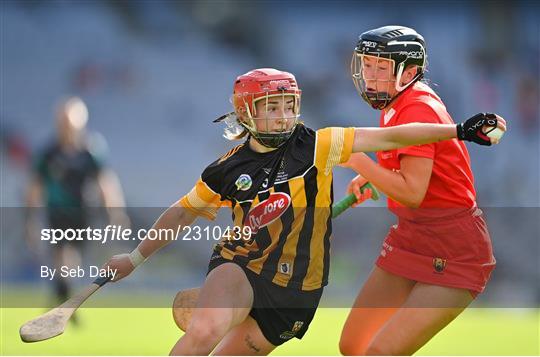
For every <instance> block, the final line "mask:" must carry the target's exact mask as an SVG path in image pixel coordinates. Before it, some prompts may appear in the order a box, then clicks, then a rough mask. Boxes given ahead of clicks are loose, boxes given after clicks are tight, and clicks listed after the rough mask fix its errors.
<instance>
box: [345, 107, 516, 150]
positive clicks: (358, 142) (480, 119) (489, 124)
mask: <svg viewBox="0 0 540 357" xmlns="http://www.w3.org/2000/svg"><path fill="white" fill-rule="evenodd" d="M492 129H498V130H501V131H503V132H504V131H506V122H505V120H504V119H503V118H501V117H500V116H498V115H496V114H477V115H475V116H473V117H472V118H469V119H468V120H467V121H465V122H464V123H460V124H458V125H457V126H456V125H454V124H427V123H410V124H404V125H398V126H394V127H389V128H357V129H355V136H354V144H353V152H361V151H363V152H369V151H386V150H393V149H399V148H401V147H405V146H411V145H422V144H430V143H434V142H438V141H443V140H449V139H455V138H458V139H460V140H467V141H473V142H476V143H477V144H480V145H491V144H497V143H498V142H499V139H498V138H496V137H493V138H492V137H489V136H487V135H486V133H487V132H489V131H490V130H492Z"/></svg>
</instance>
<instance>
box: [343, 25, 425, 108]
mask: <svg viewBox="0 0 540 357" xmlns="http://www.w3.org/2000/svg"><path fill="white" fill-rule="evenodd" d="M365 56H370V57H371V58H373V59H374V60H375V61H376V62H375V68H377V65H378V64H379V61H380V60H381V59H386V60H389V61H390V63H391V65H392V73H391V75H390V74H389V76H388V78H387V79H382V78H365V73H366V71H364V68H363V66H364V59H365ZM409 65H416V66H417V68H418V72H417V74H416V76H415V77H414V78H413V79H412V80H411V81H410V82H409V83H407V84H405V85H403V86H402V85H401V77H402V75H403V71H404V70H405V69H406V68H407V67H408V66H409ZM425 67H426V51H425V43H424V39H423V38H422V36H420V35H419V34H418V33H416V31H414V30H413V29H409V28H407V27H401V26H385V27H382V28H378V29H375V30H371V31H368V32H364V33H363V34H362V35H360V38H359V41H358V43H357V45H356V47H355V49H354V52H353V57H352V61H351V75H352V79H353V82H354V85H355V87H356V90H357V91H358V93H359V94H360V96H361V97H362V98H363V99H364V100H365V101H366V102H367V103H368V104H369V105H371V107H372V108H374V109H379V110H381V109H384V108H386V107H387V106H388V105H389V104H390V103H391V102H392V101H393V100H394V99H395V98H396V97H397V96H399V94H400V93H401V92H402V91H403V90H405V89H406V88H407V87H409V86H410V85H412V84H413V83H414V82H416V81H417V80H419V79H421V78H422V77H423V75H424V71H425ZM366 81H376V83H377V86H376V90H375V91H370V90H368V86H367V84H366ZM381 87H382V88H383V89H382V90H381V89H380V88H381ZM392 88H395V91H396V92H397V94H394V95H393V96H392V95H390V90H391V89H392Z"/></svg>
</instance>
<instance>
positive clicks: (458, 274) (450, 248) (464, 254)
mask: <svg viewBox="0 0 540 357" xmlns="http://www.w3.org/2000/svg"><path fill="white" fill-rule="evenodd" d="M376 264H377V266H378V267H379V268H381V269H383V270H385V271H387V272H389V273H392V274H395V275H399V276H402V277H405V278H407V279H411V280H415V281H419V282H422V283H427V284H434V285H441V286H448V287H452V288H462V289H468V290H470V291H471V292H472V294H473V296H474V297H476V295H478V294H479V293H481V292H482V291H483V290H484V288H485V287H486V284H487V282H488V280H489V276H490V275H491V271H492V270H493V269H494V268H495V257H494V256H493V250H492V247H491V240H490V237H489V232H488V229H487V225H486V222H485V221H484V219H483V218H482V211H481V210H480V209H479V208H473V209H471V210H467V211H465V212H462V213H460V214H457V215H455V216H451V217H445V218H442V219H436V220H432V221H423V222H414V221H410V220H405V219H399V220H398V224H397V225H394V226H392V228H390V231H389V233H388V235H387V236H386V239H385V241H384V243H383V247H382V250H381V254H380V256H379V258H378V259H377V262H376Z"/></svg>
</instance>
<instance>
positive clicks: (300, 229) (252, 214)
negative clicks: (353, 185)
mask: <svg viewBox="0 0 540 357" xmlns="http://www.w3.org/2000/svg"><path fill="white" fill-rule="evenodd" d="M353 141H354V128H325V129H321V130H317V131H314V130H312V129H309V128H307V127H305V126H304V125H298V126H297V128H296V129H295V131H294V133H293V134H292V136H291V137H290V138H289V140H288V141H287V142H286V143H285V144H284V145H282V146H281V147H279V148H278V149H276V150H274V151H271V152H268V153H257V152H255V151H253V150H251V149H250V147H249V144H248V143H247V142H246V143H244V144H242V145H239V146H237V147H235V148H234V149H232V150H231V151H229V152H228V153H227V154H225V155H224V156H223V157H221V158H220V159H219V160H217V161H215V162H214V163H212V164H211V165H210V166H208V167H207V168H206V169H205V170H204V172H203V174H202V175H201V178H200V179H199V180H198V181H197V184H196V185H195V187H194V188H193V189H192V190H191V191H190V192H189V193H188V194H187V195H186V196H184V197H183V198H182V199H181V201H180V203H181V205H182V206H184V207H185V208H187V209H189V210H190V211H192V212H193V213H195V214H197V215H199V216H204V217H206V218H209V219H214V218H215V216H216V214H217V211H218V210H219V208H220V207H223V206H230V207H231V209H232V219H233V221H234V226H235V227H249V230H250V231H251V234H250V235H249V236H242V238H241V239H238V237H237V236H236V235H231V236H230V237H226V238H224V239H223V240H222V241H221V242H220V243H219V244H217V245H216V247H215V249H216V250H217V251H218V252H219V253H220V254H221V256H223V258H225V259H228V260H233V261H235V262H236V263H238V264H240V265H242V266H245V267H247V268H248V269H250V270H251V271H253V272H255V273H257V274H259V275H260V276H261V277H263V278H266V279H269V280H271V281H272V282H274V283H275V284H278V285H280V286H285V287H291V288H296V289H301V290H314V289H318V288H320V287H322V286H325V285H326V284H327V283H328V268H329V254H330V235H331V233H332V221H331V216H332V214H331V207H332V201H333V192H332V168H333V167H334V166H335V165H337V164H339V163H343V162H346V161H347V160H348V159H349V157H350V154H351V151H352V146H353Z"/></svg>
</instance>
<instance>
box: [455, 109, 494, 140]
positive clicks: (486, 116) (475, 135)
mask: <svg viewBox="0 0 540 357" xmlns="http://www.w3.org/2000/svg"><path fill="white" fill-rule="evenodd" d="M484 125H487V126H490V127H492V128H491V130H489V131H488V132H486V133H484V132H482V127H483V126H484ZM496 127H497V116H496V115H495V114H493V113H478V114H476V115H475V116H473V117H471V118H469V119H467V120H466V121H465V122H463V123H459V124H458V125H457V137H458V139H459V140H467V141H473V142H475V143H477V144H479V145H486V146H490V145H491V141H490V140H489V137H488V136H487V135H486V134H488V133H489V132H491V131H492V130H494V129H495V128H496Z"/></svg>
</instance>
